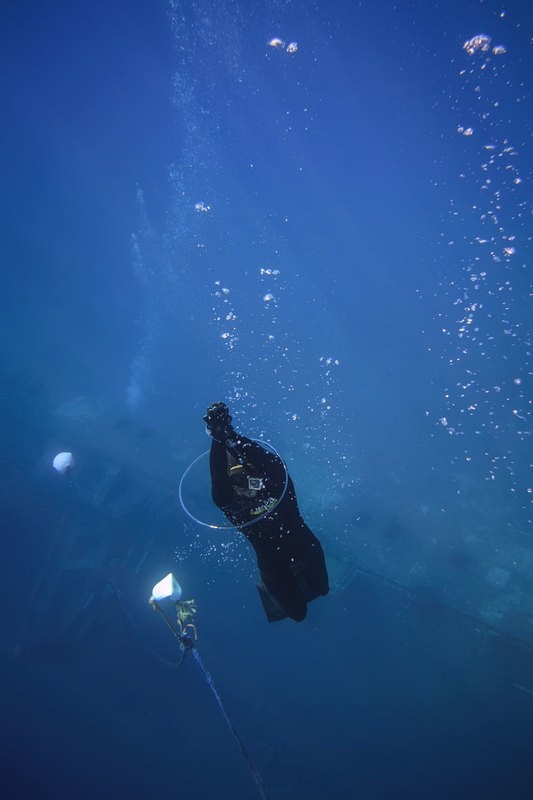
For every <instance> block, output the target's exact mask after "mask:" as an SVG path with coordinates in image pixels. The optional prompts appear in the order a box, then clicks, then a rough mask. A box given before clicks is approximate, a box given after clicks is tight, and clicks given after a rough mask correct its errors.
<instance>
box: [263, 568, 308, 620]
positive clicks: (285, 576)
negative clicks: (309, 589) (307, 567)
mask: <svg viewBox="0 0 533 800" xmlns="http://www.w3.org/2000/svg"><path fill="white" fill-rule="evenodd" d="M261 577H262V579H263V583H264V585H265V587H266V589H267V590H268V592H269V593H270V595H271V596H272V597H273V598H274V600H275V601H276V603H277V604H278V605H279V606H281V608H282V609H283V610H284V612H285V614H286V615H287V616H288V617H290V618H291V619H294V620H295V621H296V622H301V621H302V620H304V619H305V617H306V614H307V603H306V601H305V599H304V597H303V595H302V593H301V591H300V587H299V586H298V583H297V580H296V578H295V576H294V575H293V574H292V572H291V571H290V570H283V571H279V572H278V573H277V574H272V573H268V574H265V573H263V572H262V573H261Z"/></svg>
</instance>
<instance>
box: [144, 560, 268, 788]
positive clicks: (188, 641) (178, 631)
mask: <svg viewBox="0 0 533 800" xmlns="http://www.w3.org/2000/svg"><path fill="white" fill-rule="evenodd" d="M181 597H182V590H181V586H180V584H179V581H178V580H177V579H176V578H175V577H174V575H173V574H172V572H169V573H168V575H165V577H164V578H162V579H161V580H160V581H159V582H158V583H156V585H155V586H154V588H153V589H152V595H151V597H150V600H149V603H150V605H151V606H152V608H153V609H154V611H157V613H158V614H159V615H160V616H161V618H162V619H163V621H164V622H165V625H166V626H167V628H169V630H170V631H171V632H172V635H173V636H175V637H176V639H177V640H178V642H179V644H180V648H181V650H182V653H183V656H182V661H183V659H184V658H185V656H186V655H187V653H188V652H189V651H191V652H192V654H193V656H194V659H195V661H196V663H197V664H198V666H199V667H200V669H201V670H202V673H203V676H204V678H205V680H206V683H207V685H208V686H209V688H210V689H211V691H212V693H213V696H214V698H215V700H216V701H217V704H218V707H219V708H220V711H221V712H222V716H223V717H224V719H225V721H226V725H227V726H228V728H229V729H230V731H231V733H232V735H233V738H234V739H235V741H236V743H237V745H238V747H239V750H240V751H241V753H242V756H243V758H244V760H245V761H246V764H247V766H248V769H249V770H250V773H251V775H252V778H253V779H254V782H255V785H256V787H257V790H258V792H259V796H260V797H261V800H270V795H269V794H268V792H267V790H266V787H265V784H264V782H263V779H262V777H261V775H260V774H259V772H258V770H257V768H256V766H255V764H254V763H253V761H252V759H251V758H250V755H249V754H248V751H247V750H246V748H245V746H244V744H243V742H242V739H241V737H240V736H239V734H238V733H237V730H236V728H235V725H234V724H233V722H232V721H231V719H230V718H229V716H228V713H227V711H226V709H225V707H224V704H223V703H222V699H221V697H220V695H219V693H218V692H217V689H216V687H215V682H214V680H213V678H212V677H211V674H210V673H209V672H208V671H207V669H206V667H205V666H204V663H203V661H202V659H201V658H200V654H199V652H198V650H197V648H196V645H195V642H196V640H197V639H198V633H197V630H196V625H195V624H194V623H193V619H194V615H195V614H196V602H195V601H194V600H182V599H181ZM163 604H165V605H168V606H171V605H174V608H175V612H176V623H175V624H174V623H173V622H172V620H171V619H169V617H168V616H167V614H166V613H165V611H164V609H163V608H162V605H163Z"/></svg>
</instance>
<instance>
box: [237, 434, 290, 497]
mask: <svg viewBox="0 0 533 800" xmlns="http://www.w3.org/2000/svg"><path fill="white" fill-rule="evenodd" d="M226 447H227V449H228V451H229V452H230V453H231V455H232V456H234V458H236V459H237V460H238V461H240V462H241V463H243V464H246V463H251V464H253V465H254V467H255V468H256V469H257V471H258V472H259V473H263V474H264V475H265V476H268V478H269V479H270V480H271V481H272V484H273V485H279V486H284V485H285V475H286V469H285V464H284V463H283V461H282V460H281V458H280V457H279V456H278V455H276V454H275V453H272V452H270V451H268V450H267V449H266V448H264V447H262V446H261V445H260V444H259V443H258V442H256V441H254V440H253V439H249V438H248V437H247V436H241V435H239V434H236V436H235V438H232V439H231V440H228V441H227V442H226Z"/></svg>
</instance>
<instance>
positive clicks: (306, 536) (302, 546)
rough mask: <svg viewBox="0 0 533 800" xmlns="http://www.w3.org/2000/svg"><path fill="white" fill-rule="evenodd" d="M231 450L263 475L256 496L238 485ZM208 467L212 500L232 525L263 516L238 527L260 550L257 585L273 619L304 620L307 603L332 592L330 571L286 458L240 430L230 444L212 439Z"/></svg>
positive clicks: (235, 455)
mask: <svg viewBox="0 0 533 800" xmlns="http://www.w3.org/2000/svg"><path fill="white" fill-rule="evenodd" d="M228 452H229V453H230V454H231V456H233V458H234V459H235V458H237V459H238V461H239V462H241V463H243V464H244V465H246V464H252V465H253V470H254V475H258V476H260V477H262V479H263V482H264V487H263V488H262V489H261V490H260V491H258V492H256V493H254V496H253V497H246V496H243V495H242V494H239V493H238V492H236V491H235V489H234V486H233V484H232V480H231V479H230V477H229V475H228V458H227V454H228ZM210 467H211V481H212V496H213V501H214V502H215V503H216V505H217V506H218V507H219V508H220V509H221V510H222V511H223V512H224V514H225V515H226V517H227V518H228V519H229V520H230V522H231V523H232V524H233V525H235V526H236V527H239V526H241V525H244V524H245V523H247V522H250V521H251V520H253V519H254V517H261V519H259V520H258V521H257V522H254V524H253V525H247V526H246V527H243V528H240V530H241V532H242V533H243V534H244V536H246V538H247V539H248V541H249V542H250V544H251V545H252V547H253V548H254V550H255V553H256V556H257V565H258V567H259V572H260V574H261V579H262V582H263V585H261V584H260V585H259V586H258V587H257V588H258V590H259V594H260V597H261V600H262V601H263V605H264V608H265V612H266V614H267V617H268V619H269V621H272V622H273V621H275V620H277V619H283V618H284V617H285V616H289V617H292V619H295V620H298V621H301V620H303V619H304V617H305V615H306V613H307V603H308V602H309V601H310V600H313V599H314V598H315V597H318V596H319V595H326V594H327V593H328V591H329V584H328V573H327V570H326V563H325V560H324V552H323V550H322V547H321V545H320V542H319V541H318V539H317V538H316V536H315V535H314V534H313V533H312V531H311V530H310V529H309V528H308V526H307V525H306V524H305V522H304V520H303V519H302V516H301V515H300V511H299V509H298V503H297V500H296V494H295V491H294V485H293V482H292V480H291V478H290V476H289V475H288V474H287V473H286V471H285V466H284V464H283V462H282V461H281V459H280V458H278V457H277V456H276V455H275V454H274V453H272V452H269V451H268V450H266V449H265V448H263V447H261V446H260V445H259V444H258V443H257V442H254V441H252V440H251V439H248V438H246V437H245V436H237V437H236V438H235V439H233V440H232V441H231V442H230V443H228V444H227V445H226V444H222V443H220V442H217V441H216V440H213V441H212V444H211V455H210ZM286 478H287V487H286V491H285V494H284V495H283V490H284V488H285V480H286ZM282 495H283V498H282V499H281V501H280V497H282ZM270 507H272V509H273V510H272V513H268V509H269V508H270ZM265 512H266V513H265ZM261 515H263V516H261ZM265 590H266V591H265ZM272 601H274V602H272Z"/></svg>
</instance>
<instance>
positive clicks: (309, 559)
mask: <svg viewBox="0 0 533 800" xmlns="http://www.w3.org/2000/svg"><path fill="white" fill-rule="evenodd" d="M298 566H299V573H300V575H302V576H303V578H304V579H305V582H306V583H307V585H308V586H309V589H310V590H311V592H312V593H313V595H314V596H315V597H316V596H318V595H320V596H321V597H324V595H326V594H327V593H328V592H329V579H328V570H327V567H326V559H325V558H324V551H323V550H322V545H321V544H320V542H319V541H318V539H317V540H316V542H313V544H312V545H311V547H310V548H309V550H308V551H307V553H306V555H305V558H304V559H303V561H302V562H300V563H299V565H298Z"/></svg>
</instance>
